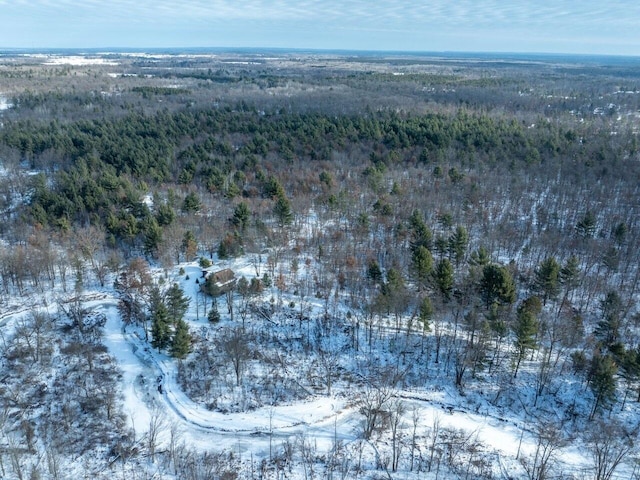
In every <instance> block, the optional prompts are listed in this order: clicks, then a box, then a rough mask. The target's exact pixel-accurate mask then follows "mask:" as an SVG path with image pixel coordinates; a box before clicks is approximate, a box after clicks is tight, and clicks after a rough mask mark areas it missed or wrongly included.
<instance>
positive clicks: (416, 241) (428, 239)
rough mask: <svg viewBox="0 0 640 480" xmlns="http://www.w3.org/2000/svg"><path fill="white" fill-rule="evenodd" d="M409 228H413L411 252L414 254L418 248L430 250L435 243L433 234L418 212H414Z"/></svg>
mask: <svg viewBox="0 0 640 480" xmlns="http://www.w3.org/2000/svg"><path fill="white" fill-rule="evenodd" d="M409 226H410V227H411V242H410V245H411V251H412V252H414V251H415V250H416V249H417V248H418V247H425V248H426V249H428V250H430V249H431V247H432V243H433V234H432V233H431V230H429V227H427V225H426V223H424V220H423V219H422V215H421V214H420V212H418V210H414V211H413V213H412V214H411V217H410V218H409Z"/></svg>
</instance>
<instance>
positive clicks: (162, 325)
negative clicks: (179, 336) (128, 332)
mask: <svg viewBox="0 0 640 480" xmlns="http://www.w3.org/2000/svg"><path fill="white" fill-rule="evenodd" d="M170 339H171V329H170V322H169V315H168V313H167V307H166V306H165V304H164V303H162V302H161V303H159V304H158V305H156V306H155V308H154V310H153V311H152V313H151V345H152V346H153V348H157V349H158V350H163V349H165V348H167V347H168V346H169V342H170Z"/></svg>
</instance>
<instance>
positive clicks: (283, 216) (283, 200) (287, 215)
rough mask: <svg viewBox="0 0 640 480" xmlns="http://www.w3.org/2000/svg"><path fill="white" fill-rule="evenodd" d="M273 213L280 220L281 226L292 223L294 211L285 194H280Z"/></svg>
mask: <svg viewBox="0 0 640 480" xmlns="http://www.w3.org/2000/svg"><path fill="white" fill-rule="evenodd" d="M273 214H274V215H275V216H276V219H277V220H278V224H279V225H280V226H281V227H284V226H285V225H289V224H291V222H292V221H293V213H291V204H290V203H289V199H288V198H287V197H286V196H285V195H284V194H282V195H278V196H277V198H276V203H275V204H274V206H273Z"/></svg>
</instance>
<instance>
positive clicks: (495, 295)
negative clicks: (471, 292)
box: [480, 264, 516, 308]
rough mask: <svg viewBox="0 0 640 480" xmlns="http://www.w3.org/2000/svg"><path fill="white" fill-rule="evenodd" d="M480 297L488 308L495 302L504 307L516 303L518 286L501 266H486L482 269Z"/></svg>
mask: <svg viewBox="0 0 640 480" xmlns="http://www.w3.org/2000/svg"><path fill="white" fill-rule="evenodd" d="M480 295H481V296H482V299H483V300H484V301H485V303H486V305H487V308H489V307H490V306H491V304H493V303H494V302H497V303H498V304H502V305H504V304H512V303H513V302H515V301H516V286H515V283H514V281H513V278H512V277H511V273H509V270H507V269H506V268H505V267H501V266H499V265H494V264H490V265H486V266H485V267H484V268H483V269H482V278H481V280H480Z"/></svg>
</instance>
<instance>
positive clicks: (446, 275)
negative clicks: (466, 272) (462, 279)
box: [433, 258, 453, 302]
mask: <svg viewBox="0 0 640 480" xmlns="http://www.w3.org/2000/svg"><path fill="white" fill-rule="evenodd" d="M433 281H434V283H435V286H436V288H437V289H438V291H439V292H440V294H441V295H442V298H443V299H444V301H445V302H448V301H449V300H450V299H451V292H453V265H451V262H450V261H449V260H447V259H446V258H443V259H442V260H440V261H439V262H438V264H437V265H436V268H435V270H434V272H433Z"/></svg>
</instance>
